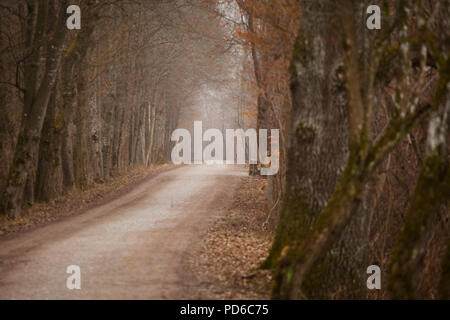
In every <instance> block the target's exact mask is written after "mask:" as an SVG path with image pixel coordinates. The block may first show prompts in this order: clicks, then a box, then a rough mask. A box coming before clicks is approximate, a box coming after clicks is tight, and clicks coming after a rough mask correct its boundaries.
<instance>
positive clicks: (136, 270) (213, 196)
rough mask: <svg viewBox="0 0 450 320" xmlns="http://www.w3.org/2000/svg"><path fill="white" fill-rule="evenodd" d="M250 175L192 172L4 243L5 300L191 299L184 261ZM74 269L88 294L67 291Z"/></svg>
mask: <svg viewBox="0 0 450 320" xmlns="http://www.w3.org/2000/svg"><path fill="white" fill-rule="evenodd" d="M246 175H247V173H246V172H245V171H244V170H243V169H242V168H239V167H237V166H184V167H181V168H178V169H175V170H172V171H168V172H164V173H161V174H159V175H158V176H156V177H154V178H152V179H150V180H148V181H146V182H144V183H142V184H140V185H139V186H137V187H136V188H134V189H133V190H132V191H130V192H129V193H127V194H125V195H123V196H120V197H118V198H116V199H115V200H113V201H111V202H110V203H107V204H105V205H102V206H99V207H96V208H93V209H91V210H89V211H87V212H85V213H83V214H81V215H78V216H74V217H70V218H67V219H64V220H62V221H59V222H56V223H53V224H50V225H47V226H45V227H42V228H38V229H36V230H33V231H30V232H24V233H21V234H18V235H16V236H13V237H12V238H9V239H4V240H1V241H0V299H185V298H189V296H190V291H191V290H190V289H191V288H192V286H194V285H195V283H193V282H192V279H191V278H190V276H189V275H188V274H186V268H185V263H184V258H185V257H186V254H189V250H190V248H191V247H192V246H193V244H195V241H196V239H197V237H198V235H199V233H200V231H202V230H204V229H205V228H206V227H207V226H208V224H209V221H211V219H214V218H215V217H217V216H218V215H219V214H220V212H221V211H223V210H224V209H225V208H227V207H228V205H229V204H230V202H231V196H232V194H233V192H232V190H233V189H234V188H236V187H238V186H239V183H240V181H241V179H240V177H243V176H246ZM69 265H77V266H79V267H80V269H81V289H80V290H76V289H75V290H69V289H67V287H66V281H67V278H68V277H69V276H70V274H68V273H66V269H67V267H68V266H69Z"/></svg>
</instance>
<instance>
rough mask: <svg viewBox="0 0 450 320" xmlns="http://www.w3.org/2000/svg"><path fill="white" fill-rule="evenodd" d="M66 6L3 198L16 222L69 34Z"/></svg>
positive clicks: (59, 17)
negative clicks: (65, 23) (67, 33)
mask: <svg viewBox="0 0 450 320" xmlns="http://www.w3.org/2000/svg"><path fill="white" fill-rule="evenodd" d="M66 3H67V1H65V0H64V1H61V3H60V10H59V14H58V17H57V21H58V23H59V24H60V26H58V27H57V28H55V30H56V31H55V34H54V36H53V39H52V41H50V43H49V46H48V50H47V62H46V68H45V73H44V75H43V77H42V81H41V83H40V85H39V89H38V90H37V92H36V96H35V97H34V98H33V99H31V98H27V99H30V100H32V104H30V105H31V106H32V107H31V108H25V114H24V120H23V123H22V126H21V129H20V134H19V139H18V143H17V147H16V150H15V153H14V160H13V163H12V166H11V168H10V172H9V175H8V182H7V184H8V186H7V188H6V191H5V194H4V196H3V204H4V212H5V213H6V214H7V215H8V216H9V217H13V218H16V217H18V216H20V214H21V209H22V204H23V196H24V189H25V185H26V182H27V179H28V175H29V172H30V170H31V169H32V166H33V164H34V163H35V161H36V158H37V156H38V151H39V143H40V138H41V131H42V126H43V122H44V118H45V114H46V112H47V105H48V101H49V99H50V95H51V90H52V89H53V87H54V83H55V80H56V76H57V74H58V69H59V65H60V61H61V55H62V51H63V46H64V40H65V37H66V32H67V28H65V27H64V21H65V19H64V18H65V8H66ZM36 49H37V48H36ZM27 110H29V113H27Z"/></svg>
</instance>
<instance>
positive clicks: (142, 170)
mask: <svg viewBox="0 0 450 320" xmlns="http://www.w3.org/2000/svg"><path fill="white" fill-rule="evenodd" d="M174 168H176V166H175V165H172V164H160V165H151V166H149V167H138V168H134V169H130V170H128V171H127V172H125V173H122V174H120V175H117V176H114V177H112V178H111V179H110V180H108V181H98V182H96V183H95V184H93V185H91V186H89V187H87V188H86V189H84V190H80V189H76V188H74V189H73V191H71V192H68V193H67V194H64V195H62V196H59V197H57V198H56V199H54V200H52V201H50V202H37V203H35V204H33V205H32V206H29V207H28V208H25V209H24V214H23V216H22V217H21V218H19V219H16V220H8V219H6V217H4V216H0V237H2V236H6V235H9V234H12V233H16V232H20V231H25V230H31V229H34V228H36V227H40V226H43V225H46V224H48V223H51V222H54V221H57V220H59V219H61V218H63V217H68V216H74V215H77V214H80V213H83V212H84V211H86V210H88V209H90V208H93V207H96V206H99V205H102V204H104V203H106V202H108V201H111V200H112V199H114V198H116V197H118V196H120V195H122V194H125V193H127V192H129V191H130V190H131V189H133V188H135V187H136V186H137V185H139V184H140V183H142V182H144V181H147V180H148V179H150V178H152V177H154V176H155V175H156V174H158V173H161V172H164V171H167V170H171V169H174Z"/></svg>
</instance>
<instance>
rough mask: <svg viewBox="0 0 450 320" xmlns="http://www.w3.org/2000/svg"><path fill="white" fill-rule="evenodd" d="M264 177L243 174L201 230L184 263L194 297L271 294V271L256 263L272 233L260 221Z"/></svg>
mask: <svg viewBox="0 0 450 320" xmlns="http://www.w3.org/2000/svg"><path fill="white" fill-rule="evenodd" d="M266 192H267V180H266V179H262V178H255V177H243V178H242V181H241V185H240V188H238V189H237V190H235V191H234V195H233V202H232V204H231V206H230V207H229V208H228V210H226V211H225V212H224V213H223V214H222V215H221V216H220V217H219V218H218V219H216V220H215V221H213V222H212V223H211V225H210V227H209V228H208V229H207V230H206V231H204V232H203V233H202V234H201V235H200V239H201V241H200V242H199V243H198V246H197V247H196V248H194V252H193V253H191V254H190V255H189V259H188V263H189V267H190V268H191V270H192V272H193V274H194V276H195V278H196V279H197V281H198V282H199V286H198V292H197V293H196V294H197V296H196V297H195V298H196V299H270V281H271V274H270V272H269V271H267V270H262V269H260V268H259V266H260V265H261V263H262V262H263V261H264V259H265V258H266V257H267V255H268V252H269V249H270V245H271V243H272V240H273V235H272V233H271V232H269V231H268V230H267V229H266V228H265V227H263V226H264V224H265V220H266V218H267V210H266V198H267V197H266Z"/></svg>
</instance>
